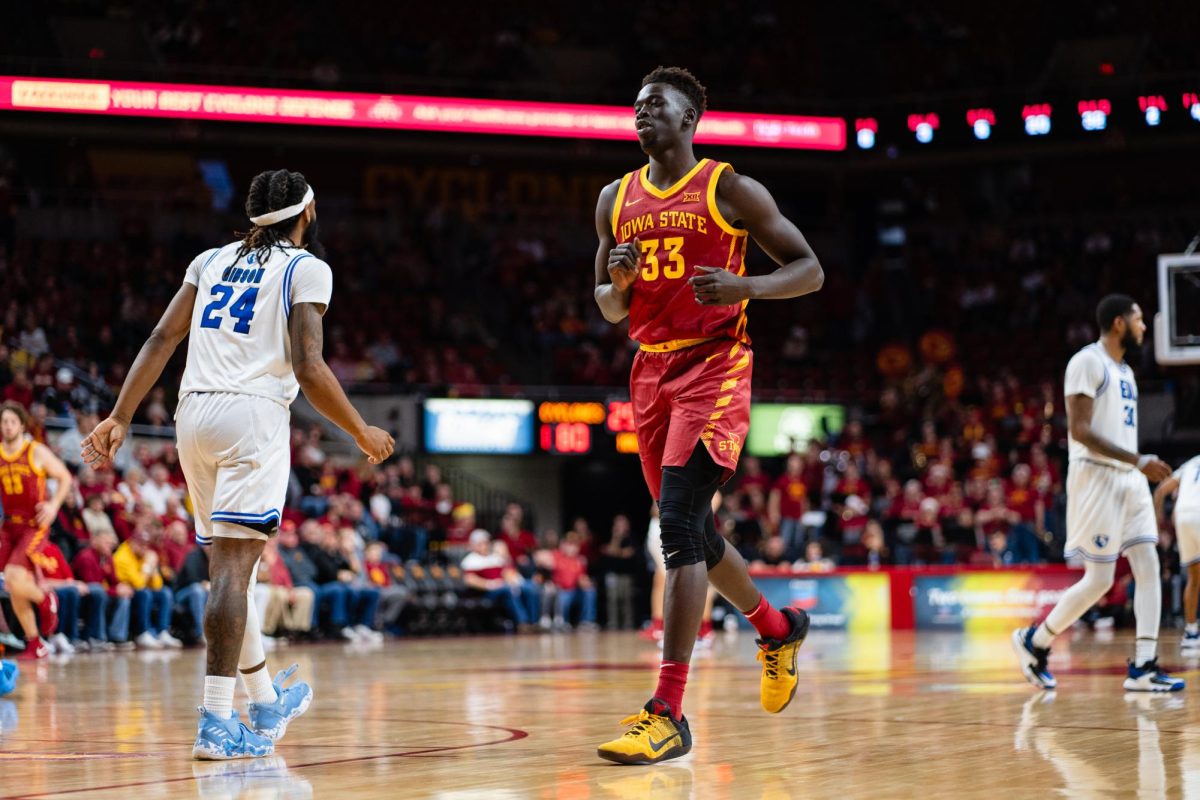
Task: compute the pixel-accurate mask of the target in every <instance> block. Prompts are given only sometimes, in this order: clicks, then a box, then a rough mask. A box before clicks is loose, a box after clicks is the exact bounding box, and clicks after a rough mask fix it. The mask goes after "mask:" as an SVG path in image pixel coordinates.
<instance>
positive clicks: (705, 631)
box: [696, 619, 713, 639]
mask: <svg viewBox="0 0 1200 800" xmlns="http://www.w3.org/2000/svg"><path fill="white" fill-rule="evenodd" d="M712 632H713V626H712V620H710V619H706V620H704V621H702V622H701V623H700V633H699V634H698V635H697V636H696V638H697V639H703V638H704V637H706V636H708V635H709V634H711V633H712Z"/></svg>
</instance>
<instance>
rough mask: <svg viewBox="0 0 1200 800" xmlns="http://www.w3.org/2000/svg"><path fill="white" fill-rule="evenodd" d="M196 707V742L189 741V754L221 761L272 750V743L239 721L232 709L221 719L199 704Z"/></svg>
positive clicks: (255, 756) (267, 754)
mask: <svg viewBox="0 0 1200 800" xmlns="http://www.w3.org/2000/svg"><path fill="white" fill-rule="evenodd" d="M197 711H199V712H200V726H199V730H198V731H197V732H196V743H195V744H194V745H192V758H195V759H198V760H200V761H225V760H227V759H231V758H261V757H262V756H269V755H271V754H272V753H274V752H275V743H274V742H273V741H271V740H270V739H268V738H267V737H265V736H261V735H259V734H257V733H255V732H254V731H252V730H250V729H249V728H247V727H246V726H245V725H243V724H242V721H241V719H240V718H239V717H238V713H237V712H236V711H234V712H233V713H232V714H231V715H230V716H229V718H228V719H221V718H220V717H218V716H217V715H216V714H213V713H212V712H211V711H209V710H208V709H206V708H204V707H203V706H201V707H200V708H198V709H197Z"/></svg>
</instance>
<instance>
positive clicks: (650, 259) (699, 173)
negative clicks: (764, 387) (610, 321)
mask: <svg viewBox="0 0 1200 800" xmlns="http://www.w3.org/2000/svg"><path fill="white" fill-rule="evenodd" d="M727 169H730V170H731V169H732V168H731V167H730V166H729V164H726V163H723V162H720V161H712V160H710V159H707V158H705V159H701V160H700V162H699V163H698V164H696V166H695V167H693V168H692V170H691V171H690V172H689V173H688V174H687V175H684V176H683V177H682V178H680V179H679V181H678V182H677V183H676V184H675V185H674V186H672V187H670V188H669V189H665V190H663V189H659V188H658V187H656V186H654V185H653V184H652V183H650V180H649V170H650V167H649V165H647V166H645V167H642V168H641V169H639V170H637V171H635V172H630V173H629V174H628V175H626V176H625V177H624V178H622V179H621V184H620V188H619V189H618V190H617V197H616V201H615V202H614V203H613V213H612V227H613V235H614V236H615V237H616V240H617V243H618V244H623V243H625V242H630V241H633V240H634V239H637V240H638V242H639V243H640V247H641V253H642V258H641V265H640V270H639V275H638V278H637V281H636V282H634V284H633V288H632V292H631V294H630V298H629V335H630V337H631V338H632V339H634V340H635V341H637V342H638V343H639V344H640V345H641V347H642V349H643V350H647V351H652V352H667V351H671V350H678V349H681V348H684V347H691V346H693V345H696V344H699V343H700V342H703V341H707V340H709V339H717V338H727V339H733V340H735V341H739V342H742V343H743V344H749V342H750V338H749V336H747V334H746V302H745V301H743V302H741V303H737V304H734V305H730V306H706V305H700V304H699V303H697V302H696V299H695V295H694V293H693V292H692V287H690V286H689V285H688V283H687V281H688V278H690V277H692V276H693V275H695V274H698V273H696V271H695V267H697V266H704V267H718V268H722V269H726V270H729V271H730V272H733V273H734V274H736V275H741V274H742V273H744V272H745V270H746V265H745V257H746V244H747V242H748V241H749V239H748V237H747V235H746V231H744V230H739V229H737V228H734V227H733V226H732V225H731V224H729V222H728V221H727V220H726V219H725V218H724V217H722V216H721V212H720V210H719V209H718V208H717V181H718V180H720V177H721V173H722V172H724V171H725V170H727Z"/></svg>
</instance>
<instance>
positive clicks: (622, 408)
mask: <svg viewBox="0 0 1200 800" xmlns="http://www.w3.org/2000/svg"><path fill="white" fill-rule="evenodd" d="M537 419H538V449H540V450H541V451H542V452H544V453H554V454H556V455H569V456H579V455H587V454H589V453H614V452H615V453H636V452H637V436H636V434H635V433H634V429H633V404H632V403H630V402H629V401H628V400H609V401H607V402H603V403H600V402H595V401H586V402H565V401H547V402H544V403H539V404H538V408H537Z"/></svg>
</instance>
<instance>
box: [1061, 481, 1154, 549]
mask: <svg viewBox="0 0 1200 800" xmlns="http://www.w3.org/2000/svg"><path fill="white" fill-rule="evenodd" d="M1141 542H1150V543H1151V544H1157V543H1158V523H1157V522H1156V520H1155V516H1154V500H1153V498H1151V496H1150V484H1149V483H1147V481H1146V476H1145V475H1143V474H1142V473H1141V472H1138V471H1137V470H1135V469H1133V470H1122V469H1118V468H1116V467H1110V466H1107V465H1105V464H1101V463H1099V462H1094V461H1072V462H1071V464H1070V466H1069V467H1068V468H1067V547H1066V550H1065V551H1064V553H1063V555H1064V556H1065V557H1066V558H1068V559H1070V558H1082V559H1084V560H1085V561H1116V560H1117V558H1118V557H1119V556H1120V555H1121V553H1123V552H1125V550H1127V549H1128V548H1130V547H1132V546H1133V545H1135V544H1139V543H1141Z"/></svg>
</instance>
